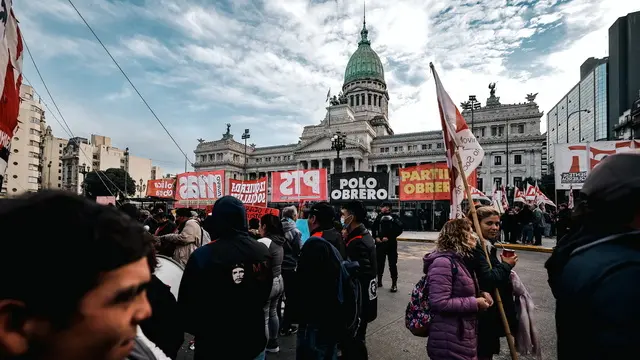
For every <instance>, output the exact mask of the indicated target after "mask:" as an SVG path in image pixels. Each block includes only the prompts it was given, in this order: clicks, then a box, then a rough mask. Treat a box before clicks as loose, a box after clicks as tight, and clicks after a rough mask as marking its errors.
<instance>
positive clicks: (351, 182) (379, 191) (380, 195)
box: [331, 171, 389, 204]
mask: <svg viewBox="0 0 640 360" xmlns="http://www.w3.org/2000/svg"><path fill="white" fill-rule="evenodd" d="M388 198H389V175H388V174H386V173H379V172H366V171H354V172H347V173H340V174H332V175H331V202H332V203H345V202H349V201H351V200H360V201H362V202H364V203H371V204H379V203H380V202H382V201H385V200H387V199H388Z"/></svg>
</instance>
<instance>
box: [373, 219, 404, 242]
mask: <svg viewBox="0 0 640 360" xmlns="http://www.w3.org/2000/svg"><path fill="white" fill-rule="evenodd" d="M401 234H402V221H400V217H399V216H398V215H397V214H391V213H390V214H383V213H380V214H378V216H377V217H376V220H375V221H374V222H373V225H371V235H372V236H373V238H374V239H375V238H380V239H382V238H383V237H386V238H389V240H396V239H397V238H398V236H400V235H401Z"/></svg>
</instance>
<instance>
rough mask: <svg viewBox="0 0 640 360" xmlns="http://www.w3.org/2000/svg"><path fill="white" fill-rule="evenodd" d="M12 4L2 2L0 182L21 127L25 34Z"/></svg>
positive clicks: (0, 40)
mask: <svg viewBox="0 0 640 360" xmlns="http://www.w3.org/2000/svg"><path fill="white" fill-rule="evenodd" d="M12 3H13V1H12V0H1V1H0V80H1V82H0V83H1V84H2V85H3V88H2V93H1V94H0V184H1V183H2V180H3V178H4V173H5V171H6V169H7V164H8V161H9V150H10V146H11V139H12V138H13V134H14V133H15V131H16V129H17V128H18V113H19V111H20V86H21V85H22V52H23V48H22V35H21V33H20V28H19V27H18V20H16V17H15V15H14V14H13V9H12V7H11V6H12Z"/></svg>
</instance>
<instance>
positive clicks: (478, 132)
mask: <svg viewBox="0 0 640 360" xmlns="http://www.w3.org/2000/svg"><path fill="white" fill-rule="evenodd" d="M475 136H476V137H484V127H481V128H476V133H475Z"/></svg>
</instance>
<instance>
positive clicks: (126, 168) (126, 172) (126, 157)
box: [124, 148, 129, 199]
mask: <svg viewBox="0 0 640 360" xmlns="http://www.w3.org/2000/svg"><path fill="white" fill-rule="evenodd" d="M128 178H129V148H126V149H124V198H125V199H126V198H127V180H129V179H128Z"/></svg>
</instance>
